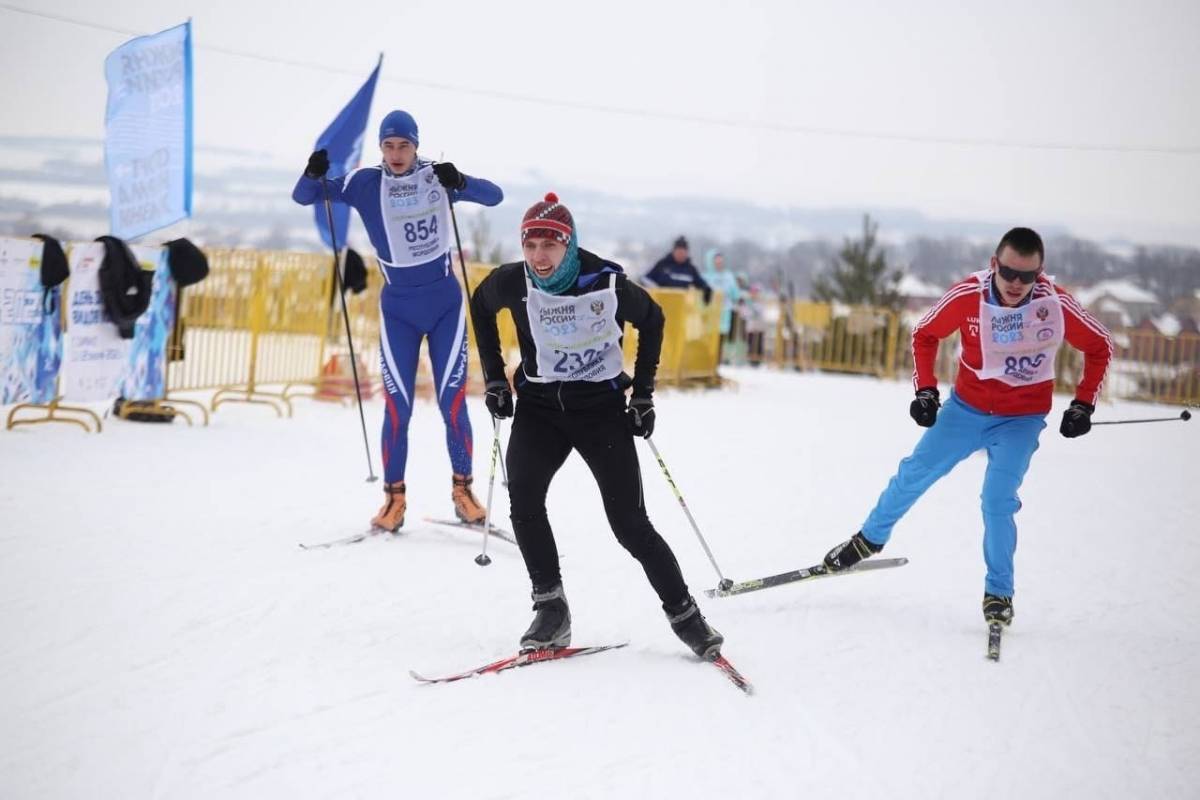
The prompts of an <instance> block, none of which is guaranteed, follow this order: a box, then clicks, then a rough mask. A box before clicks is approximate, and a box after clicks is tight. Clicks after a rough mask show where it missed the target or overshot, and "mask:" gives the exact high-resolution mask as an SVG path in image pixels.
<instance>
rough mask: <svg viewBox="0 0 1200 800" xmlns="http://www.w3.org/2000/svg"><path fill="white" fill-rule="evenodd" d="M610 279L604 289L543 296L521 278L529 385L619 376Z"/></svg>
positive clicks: (613, 278) (614, 294) (613, 292)
mask: <svg viewBox="0 0 1200 800" xmlns="http://www.w3.org/2000/svg"><path fill="white" fill-rule="evenodd" d="M615 284H616V276H614V275H611V274H610V275H609V276H608V287H607V288H605V289H601V290H599V291H595V292H588V293H587V294H584V295H580V296H578V297H568V296H564V295H555V294H549V293H547V292H543V291H541V290H540V289H538V288H536V287H535V286H534V285H533V283H532V281H530V280H529V275H528V274H526V276H525V290H526V302H525V313H526V314H528V315H529V331H530V334H531V335H532V336H533V343H534V347H535V349H536V351H537V371H538V374H537V375H530V374H528V372H527V373H526V375H525V377H527V378H529V380H531V381H533V382H535V383H550V382H551V381H592V382H600V381H607V380H611V379H612V378H615V377H617V376H618V375H620V374H621V371H622V369H623V368H624V360H623V357H622V354H621V329H620V328H619V327H617V290H616V288H615Z"/></svg>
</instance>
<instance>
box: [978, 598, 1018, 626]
mask: <svg viewBox="0 0 1200 800" xmlns="http://www.w3.org/2000/svg"><path fill="white" fill-rule="evenodd" d="M983 618H984V619H985V620H987V623H988V624H989V625H991V624H992V623H993V622H999V623H1000V624H1002V625H1011V624H1012V620H1013V604H1012V598H1011V597H1000V596H999V595H994V594H985V595H984V596H983Z"/></svg>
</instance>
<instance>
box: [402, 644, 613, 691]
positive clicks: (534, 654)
mask: <svg viewBox="0 0 1200 800" xmlns="http://www.w3.org/2000/svg"><path fill="white" fill-rule="evenodd" d="M627 644H629V642H621V643H620V644H603V645H597V646H595V647H557V648H553V649H549V650H525V651H523V652H520V653H517V654H516V655H515V656H509V657H508V658H502V659H500V660H499V661H493V662H492V663H490V664H484V665H483V666H482V667H476V668H475V669H469V670H467V671H466V672H459V673H457V674H455V675H446V676H443V677H440V678H427V677H425V676H424V675H421V674H419V673H417V672H416V671H415V670H409V672H408V674H409V675H411V676H412V677H413V679H414V680H417V681H420V682H421V683H452V682H454V681H461V680H463V679H464V678H474V677H475V676H477V675H492V674H495V673H497V672H504V671H505V670H508V669H516V668H517V667H526V666H529V665H530V664H540V663H542V662H544V661H558V660H560V659H563V658H573V657H575V656H590V655H591V654H592V653H603V652H604V651H605V650H616V649H617V648H619V647H624V646H625V645H627Z"/></svg>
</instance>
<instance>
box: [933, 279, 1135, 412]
mask: <svg viewBox="0 0 1200 800" xmlns="http://www.w3.org/2000/svg"><path fill="white" fill-rule="evenodd" d="M991 284H992V279H991V276H990V273H989V274H988V275H987V276H986V277H984V278H981V276H979V275H972V276H971V277H969V278H966V279H965V280H962V281H959V282H958V283H956V284H954V285H953V286H951V287H950V290H949V291H948V292H946V294H945V295H943V296H942V299H941V300H939V301H938V302H937V304H936V305H934V307H933V308H931V309H930V310H929V312H928V313H926V314H925V316H924V317H922V318H921V321H920V322H918V323H917V325H916V327H915V328H913V334H912V350H913V365H914V369H913V388H914V389H924V388H929V387H936V386H937V375H936V374H935V373H934V362H935V361H936V360H937V352H938V343H939V342H940V341H941V340H942V339H945V338H946V337H947V336H949V335H950V334H952V333H954V331H956V330H957V331H958V332H959V334H960V341H961V343H962V349H961V352H960V353H959V362H960V363H959V370H958V379H957V380H956V381H955V382H954V392H955V394H956V395H958V397H959V399H961V400H962V401H963V402H965V403H966V404H967V405H969V406H971V407H972V408H974V409H976V410H978V411H982V412H984V413H987V414H1002V415H1005V416H1017V415H1020V414H1045V413H1047V412H1049V411H1050V406H1051V404H1052V402H1053V395H1054V381H1052V380H1048V381H1043V382H1041V383H1035V384H1032V385H1029V386H1009V385H1008V384H1006V383H1004V382H1002V381H999V380H994V379H992V380H985V379H982V378H980V377H979V376H978V375H976V374H975V371H976V370H978V369H982V367H983V354H982V352H981V351H980V345H979V304H980V302H981V301H983V300H987V299H988V298H989V296H990V290H991ZM1052 292H1057V293H1058V299H1059V302H1060V303H1061V305H1062V311H1063V323H1064V331H1063V337H1064V338H1065V339H1066V341H1067V343H1068V344H1070V345H1071V346H1072V347H1074V348H1075V349H1077V350H1080V351H1082V352H1083V355H1084V362H1083V377H1082V378H1081V379H1080V381H1079V385H1078V386H1077V387H1076V389H1075V399H1077V400H1081V401H1083V402H1085V403H1089V404H1090V405H1095V404H1096V398H1097V397H1098V396H1099V394H1100V384H1101V382H1102V381H1103V380H1104V373H1105V372H1106V371H1107V370H1108V362H1109V361H1110V360H1111V359H1112V353H1113V346H1112V339H1111V338H1109V335H1108V331H1107V330H1106V329H1105V328H1104V326H1103V325H1101V324H1100V323H1099V322H1098V321H1096V318H1095V317H1093V316H1092V315H1091V314H1089V313H1088V312H1087V311H1085V310H1084V309H1083V306H1081V305H1079V301H1078V300H1076V299H1075V298H1074V297H1072V296H1071V295H1070V294H1069V293H1068V292H1067V291H1066V290H1064V289H1062V288H1061V287H1059V286H1056V285H1055V284H1054V283H1053V282H1052V281H1050V280H1049V279H1048V278H1047V277H1046V276H1045V275H1044V274H1041V275H1038V279H1037V282H1036V283H1034V285H1033V291H1032V292H1031V293H1030V295H1029V296H1030V297H1031V298H1032V299H1037V298H1040V297H1047V296H1049V295H1050V294H1051V293H1052Z"/></svg>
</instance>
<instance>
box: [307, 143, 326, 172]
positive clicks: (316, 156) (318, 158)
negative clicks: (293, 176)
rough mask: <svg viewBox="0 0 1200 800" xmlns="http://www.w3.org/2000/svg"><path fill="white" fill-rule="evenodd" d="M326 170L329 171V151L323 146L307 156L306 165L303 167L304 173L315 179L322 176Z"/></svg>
mask: <svg viewBox="0 0 1200 800" xmlns="http://www.w3.org/2000/svg"><path fill="white" fill-rule="evenodd" d="M327 172H329V152H328V151H327V150H325V148H321V149H320V150H318V151H316V152H315V153H313V154H312V155H311V156H309V157H308V166H307V167H305V168H304V174H305V175H306V176H307V177H309V178H314V179H315V178H324V177H325V173H327Z"/></svg>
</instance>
